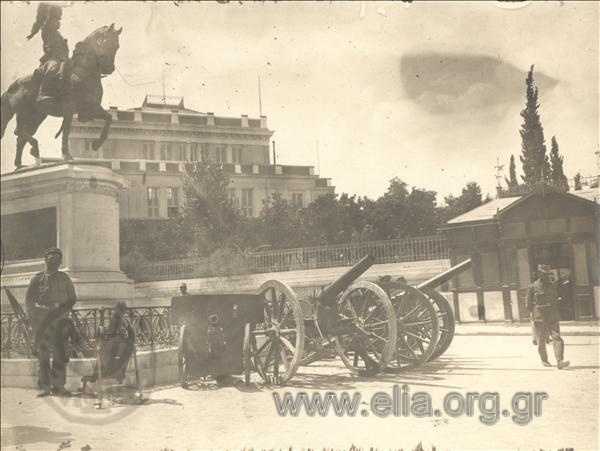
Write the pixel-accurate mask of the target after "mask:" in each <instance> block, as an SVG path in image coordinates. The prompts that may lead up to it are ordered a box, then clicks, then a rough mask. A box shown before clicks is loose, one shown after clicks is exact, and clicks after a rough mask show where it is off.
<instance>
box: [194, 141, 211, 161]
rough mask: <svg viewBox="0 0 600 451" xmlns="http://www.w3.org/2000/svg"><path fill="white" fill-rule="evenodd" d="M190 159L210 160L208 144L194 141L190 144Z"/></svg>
mask: <svg viewBox="0 0 600 451" xmlns="http://www.w3.org/2000/svg"><path fill="white" fill-rule="evenodd" d="M190 160H191V161H208V152H207V150H206V144H198V143H192V144H190Z"/></svg>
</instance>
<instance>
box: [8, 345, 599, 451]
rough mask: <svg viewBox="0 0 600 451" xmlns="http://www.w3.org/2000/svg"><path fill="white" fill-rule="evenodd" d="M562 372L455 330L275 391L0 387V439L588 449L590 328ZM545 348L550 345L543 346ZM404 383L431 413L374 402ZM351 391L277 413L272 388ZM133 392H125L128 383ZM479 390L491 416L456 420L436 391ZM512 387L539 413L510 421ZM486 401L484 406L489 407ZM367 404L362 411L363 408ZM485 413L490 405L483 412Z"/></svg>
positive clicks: (81, 443)
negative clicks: (432, 354) (42, 394)
mask: <svg viewBox="0 0 600 451" xmlns="http://www.w3.org/2000/svg"><path fill="white" fill-rule="evenodd" d="M565 341H566V358H567V359H568V360H570V361H571V367H570V368H569V369H568V370H561V371H559V370H557V369H556V368H545V367H542V366H541V365H540V363H539V359H538V357H537V352H536V349H535V347H533V346H532V345H531V342H530V339H529V337H526V336H519V337H508V336H457V337H455V340H454V342H453V344H452V346H451V348H450V349H449V350H448V352H447V353H446V354H445V355H444V356H443V357H442V358H440V359H438V360H437V361H436V362H434V363H431V364H429V365H427V366H425V367H422V368H420V369H419V370H418V371H413V372H406V373H403V374H400V375H380V376H378V377H376V378H372V379H365V378H357V377H354V376H352V375H351V374H349V371H348V370H347V369H346V368H345V367H344V366H343V364H342V363H341V361H340V360H339V359H336V360H328V361H322V362H319V363H316V364H313V365H311V366H308V367H301V368H300V371H299V373H298V374H297V375H296V376H295V377H294V378H293V379H292V381H291V382H290V384H289V386H287V387H284V388H276V389H273V388H271V387H265V386H263V385H262V384H261V381H260V379H259V378H258V376H257V375H253V383H252V384H251V386H249V387H245V386H244V385H243V384H241V383H238V384H236V383H233V384H232V385H230V386H224V387H218V386H217V385H216V384H215V383H214V382H213V381H206V382H201V383H196V384H193V385H192V386H191V387H190V389H189V390H184V389H182V388H180V387H179V386H176V387H161V388H155V389H153V390H152V391H149V392H147V393H145V395H146V396H147V397H148V398H149V400H148V401H147V402H146V403H145V404H144V405H134V404H132V403H129V397H128V396H124V397H123V398H122V400H121V401H122V403H121V404H114V405H112V406H110V405H109V406H108V408H106V409H102V410H97V409H95V408H94V406H93V402H94V401H93V399H87V398H36V392H35V391H32V390H24V389H4V388H3V389H2V392H1V394H2V447H3V449H19V450H37V449H40V450H42V449H43V450H46V449H47V450H57V449H72V450H80V449H85V450H87V451H89V450H105V449H106V450H165V449H167V450H171V449H173V450H180V449H209V448H210V449H217V448H218V449H223V448H228V449H239V448H251V447H252V448H254V449H287V448H290V447H293V448H295V449H301V448H303V449H307V448H312V449H322V448H335V449H347V448H349V447H351V446H352V445H355V446H357V447H361V448H365V449H369V448H371V447H375V448H379V449H400V448H404V449H405V450H406V449H413V448H414V447H415V446H416V445H417V444H418V443H419V442H421V443H422V444H423V447H424V448H425V449H431V448H432V446H435V447H436V449H437V450H446V449H485V450H491V449H521V450H533V449H537V450H539V449H545V450H548V449H559V448H574V449H577V450H581V449H585V450H597V449H600V443H599V424H600V421H599V399H598V396H599V395H598V386H599V377H598V370H599V362H598V358H599V341H600V337H598V336H579V337H565ZM548 351H549V354H550V355H551V356H552V348H551V346H550V347H549V348H548ZM395 385H397V386H398V387H399V388H398V390H399V392H396V393H402V392H401V387H402V386H403V385H407V386H408V388H409V390H410V395H413V394H414V393H416V392H426V393H428V394H429V396H430V397H431V400H432V407H433V409H439V410H440V413H441V415H440V416H435V415H434V416H431V417H424V418H416V417H415V416H414V415H410V416H402V415H401V414H400V416H396V415H395V414H393V413H392V414H391V415H389V416H388V417H386V418H381V417H378V416H377V415H375V414H374V413H373V410H372V408H371V405H370V403H371V398H372V396H373V395H374V394H375V393H377V392H385V393H386V394H388V395H390V396H392V395H393V394H394V386H395ZM330 391H332V392H335V393H336V394H338V395H339V394H341V393H342V392H347V393H348V394H349V395H350V396H352V395H354V394H357V393H359V394H360V395H361V401H360V402H361V404H360V407H359V409H358V413H357V414H356V415H355V416H354V417H349V416H347V415H346V416H344V417H338V416H336V415H335V414H333V413H332V412H331V411H330V412H329V414H328V415H327V416H319V415H318V414H317V415H315V416H313V417H310V416H308V415H307V414H306V412H305V411H302V412H301V413H300V415H299V416H297V417H292V416H290V415H288V416H285V417H282V416H280V415H279V414H278V413H277V410H276V407H275V402H274V398H273V393H275V392H276V393H278V394H280V396H283V395H284V393H286V392H290V393H298V392H306V393H308V394H309V396H310V395H312V394H313V393H315V392H319V393H321V394H322V395H325V394H326V393H327V392H330ZM128 392H129V393H130V394H131V390H129V391H128ZM451 392H456V393H459V394H461V395H462V396H463V397H465V398H466V395H467V393H474V392H478V393H479V394H482V393H484V392H489V393H497V394H498V395H499V398H498V399H499V402H498V403H497V405H499V410H498V411H499V412H502V411H504V410H507V414H508V416H504V415H500V417H499V420H498V422H497V423H496V424H495V425H492V426H486V425H484V424H482V422H481V421H480V419H479V416H480V415H482V412H481V411H480V410H479V405H478V401H476V402H475V403H474V409H475V410H474V415H473V416H467V415H466V414H464V415H462V416H460V417H458V418H453V417H451V416H450V415H448V414H447V413H446V412H445V411H444V409H443V405H444V403H443V400H444V397H445V396H446V395H447V394H448V393H451ZM517 392H531V393H541V392H545V393H547V395H548V399H547V400H544V401H543V403H542V411H541V415H539V416H533V417H532V420H531V422H529V424H527V425H524V426H519V425H517V424H515V423H514V421H513V419H512V418H513V415H514V411H513V410H512V403H511V401H512V399H513V396H514V395H515V393H517ZM488 406H489V404H488ZM363 411H364V412H366V413H364V412H363ZM490 412H491V411H490Z"/></svg>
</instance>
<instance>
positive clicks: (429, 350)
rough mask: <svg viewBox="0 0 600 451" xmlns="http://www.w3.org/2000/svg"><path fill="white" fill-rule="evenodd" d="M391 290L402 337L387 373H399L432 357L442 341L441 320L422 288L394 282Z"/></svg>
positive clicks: (399, 337)
mask: <svg viewBox="0 0 600 451" xmlns="http://www.w3.org/2000/svg"><path fill="white" fill-rule="evenodd" d="M389 293H390V298H391V299H392V303H393V305H394V311H395V314H396V325H397V327H398V340H397V343H396V355H395V356H394V359H392V361H391V362H390V364H389V365H388V367H387V368H386V372H391V373H396V372H399V371H402V370H404V369H408V368H415V367H417V366H419V365H422V364H423V363H425V362H427V360H429V358H430V357H431V356H432V355H433V353H434V352H435V349H436V345H437V343H438V339H439V336H438V334H439V322H438V318H437V313H436V311H435V309H434V308H433V305H432V303H431V301H430V300H429V298H428V297H427V296H425V294H423V292H421V291H420V290H419V289H417V288H415V287H412V286H410V285H407V284H405V283H402V282H393V284H392V286H391V288H390V290H389Z"/></svg>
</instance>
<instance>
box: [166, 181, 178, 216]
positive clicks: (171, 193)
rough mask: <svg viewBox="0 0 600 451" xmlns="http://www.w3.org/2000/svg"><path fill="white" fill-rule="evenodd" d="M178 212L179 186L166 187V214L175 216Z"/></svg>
mask: <svg viewBox="0 0 600 451" xmlns="http://www.w3.org/2000/svg"><path fill="white" fill-rule="evenodd" d="M178 214H179V188H177V187H173V186H169V187H167V216H168V217H169V218H175V217H176V216H177V215H178Z"/></svg>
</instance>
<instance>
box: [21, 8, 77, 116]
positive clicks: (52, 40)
mask: <svg viewBox="0 0 600 451" xmlns="http://www.w3.org/2000/svg"><path fill="white" fill-rule="evenodd" d="M61 18H62V8H61V7H60V6H57V5H53V4H48V3H40V4H39V5H38V10H37V16H36V19H35V23H34V24H33V26H32V27H31V33H30V34H29V36H27V39H31V38H33V37H34V36H35V35H36V34H37V33H38V31H40V30H41V31H42V42H43V44H44V46H43V48H44V55H43V56H42V57H41V58H40V63H41V64H40V67H39V68H38V69H37V71H38V72H39V74H40V75H41V83H40V90H39V93H38V96H37V104H38V106H40V107H41V108H42V109H44V110H46V109H48V108H53V107H57V106H59V99H60V98H61V97H62V96H63V95H64V94H65V93H66V92H67V89H66V88H67V82H68V80H69V45H68V44H67V40H66V39H65V38H63V36H62V35H61V34H60V31H59V28H60V21H61Z"/></svg>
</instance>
